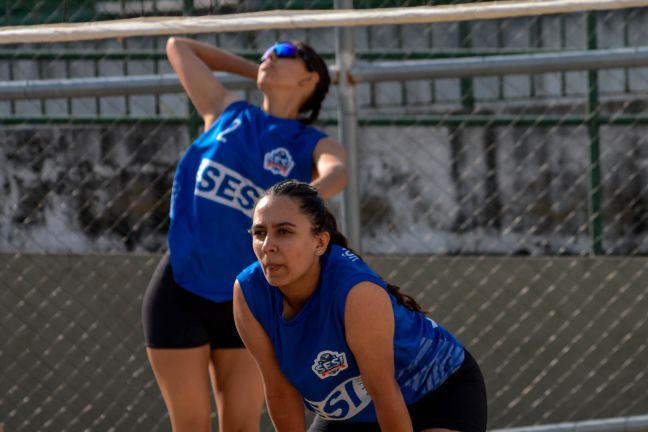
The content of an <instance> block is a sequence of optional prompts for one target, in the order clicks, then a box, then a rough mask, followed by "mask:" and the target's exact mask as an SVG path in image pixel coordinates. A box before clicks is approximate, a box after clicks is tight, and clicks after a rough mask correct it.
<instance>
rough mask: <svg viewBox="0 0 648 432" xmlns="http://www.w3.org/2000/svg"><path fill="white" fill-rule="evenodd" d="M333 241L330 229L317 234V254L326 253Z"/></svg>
mask: <svg viewBox="0 0 648 432" xmlns="http://www.w3.org/2000/svg"><path fill="white" fill-rule="evenodd" d="M330 241H331V234H330V233H329V232H328V231H324V232H321V233H319V234H317V245H316V246H315V254H316V255H317V256H321V255H324V252H326V249H327V248H328V245H329V242H330Z"/></svg>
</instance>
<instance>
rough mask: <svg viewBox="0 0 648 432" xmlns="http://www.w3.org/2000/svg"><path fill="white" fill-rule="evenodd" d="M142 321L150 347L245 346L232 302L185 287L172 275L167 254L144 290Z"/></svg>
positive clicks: (213, 347) (216, 347) (145, 337)
mask: <svg viewBox="0 0 648 432" xmlns="http://www.w3.org/2000/svg"><path fill="white" fill-rule="evenodd" d="M233 285H234V283H233V282H232V286H233ZM142 323H143V325H144V339H145V340H146V346H148V347H149V348H195V347H198V346H202V345H206V344H209V345H210V347H211V348H212V349H218V348H243V347H244V345H243V341H242V340H241V338H240V336H239V334H238V332H237V331H236V326H235V325H234V313H233V311H232V302H231V301H228V302H223V303H216V302H213V301H211V300H208V299H206V298H204V297H200V296H198V295H196V294H193V293H191V292H189V291H187V290H186V289H184V288H182V287H181V286H180V285H178V284H177V283H176V281H175V279H174V278H173V272H172V271H171V264H170V263H169V256H168V255H165V256H164V257H163V258H162V260H161V261H160V263H159V264H158V266H157V268H156V269H155V272H154V273H153V277H152V278H151V282H150V283H149V286H148V288H147V289H146V293H145V294H144V302H143V304H142Z"/></svg>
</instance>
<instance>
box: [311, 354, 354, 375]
mask: <svg viewBox="0 0 648 432" xmlns="http://www.w3.org/2000/svg"><path fill="white" fill-rule="evenodd" d="M348 367H349V365H348V364H347V361H346V355H345V354H344V353H339V352H337V351H329V350H325V351H321V352H320V353H319V354H317V358H316V359H315V361H314V362H313V366H312V369H313V372H315V375H317V376H318V377H320V378H321V379H324V378H328V377H332V376H335V375H337V374H339V373H340V372H342V371H343V370H344V369H346V368H348Z"/></svg>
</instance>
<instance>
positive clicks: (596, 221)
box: [587, 12, 603, 255]
mask: <svg viewBox="0 0 648 432" xmlns="http://www.w3.org/2000/svg"><path fill="white" fill-rule="evenodd" d="M596 48H597V43H596V12H588V14H587V49H588V50H596ZM587 86H588V88H587V133H588V136H589V144H590V160H589V170H588V171H589V197H588V202H589V203H588V204H589V205H588V210H589V215H588V220H589V235H590V242H591V250H590V253H591V254H593V255H601V254H602V253H603V242H602V240H603V218H602V215H601V199H602V197H601V194H602V192H601V159H600V129H601V125H600V123H599V120H600V112H599V108H600V107H599V93H598V70H596V69H590V70H589V71H588V72H587Z"/></svg>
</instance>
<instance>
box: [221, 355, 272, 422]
mask: <svg viewBox="0 0 648 432" xmlns="http://www.w3.org/2000/svg"><path fill="white" fill-rule="evenodd" d="M210 371H211V377H212V385H213V387H214V395H215V399H216V406H217V407H218V421H219V429H220V430H240V431H248V432H251V431H258V430H259V421H260V416H261V410H262V408H263V380H262V378H261V373H260V371H259V369H258V367H257V364H256V362H255V361H254V358H253V357H252V355H251V354H250V353H249V351H248V350H246V349H244V348H227V349H216V350H212V351H211V369H210Z"/></svg>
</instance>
